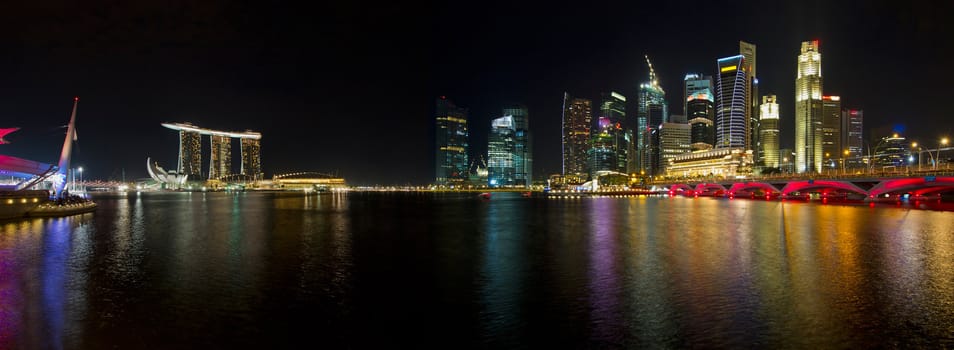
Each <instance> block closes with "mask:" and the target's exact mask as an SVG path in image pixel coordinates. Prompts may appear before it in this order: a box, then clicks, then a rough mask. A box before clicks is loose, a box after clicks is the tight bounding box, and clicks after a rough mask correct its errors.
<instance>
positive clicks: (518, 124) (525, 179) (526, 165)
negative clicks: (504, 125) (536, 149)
mask: <svg viewBox="0 0 954 350" xmlns="http://www.w3.org/2000/svg"><path fill="white" fill-rule="evenodd" d="M503 115H504V116H511V117H513V130H514V134H513V140H514V141H513V147H514V148H513V166H514V185H516V186H527V187H530V185H531V184H532V183H533V139H532V137H531V136H532V135H531V134H530V119H529V115H528V112H527V107H525V106H522V105H516V106H512V107H508V108H504V109H503Z"/></svg>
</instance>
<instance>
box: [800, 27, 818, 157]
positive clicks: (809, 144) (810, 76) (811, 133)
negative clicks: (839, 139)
mask: <svg viewBox="0 0 954 350" xmlns="http://www.w3.org/2000/svg"><path fill="white" fill-rule="evenodd" d="M823 156H824V152H823V151H822V69H821V53H820V52H819V51H818V41H817V40H815V41H804V42H802V50H801V54H800V55H798V75H797V77H796V79H795V171H796V172H799V173H806V172H809V173H819V172H821V170H822V157H823Z"/></svg>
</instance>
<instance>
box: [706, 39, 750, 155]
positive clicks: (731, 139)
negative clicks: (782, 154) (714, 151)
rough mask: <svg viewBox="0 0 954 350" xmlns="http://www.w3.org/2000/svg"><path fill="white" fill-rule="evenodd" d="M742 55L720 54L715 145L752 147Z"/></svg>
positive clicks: (717, 146)
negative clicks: (721, 56) (723, 56)
mask: <svg viewBox="0 0 954 350" xmlns="http://www.w3.org/2000/svg"><path fill="white" fill-rule="evenodd" d="M744 64H745V58H744V57H743V56H742V55H737V56H732V57H726V58H720V59H719V60H718V68H719V75H718V79H716V117H715V148H727V147H740V148H743V149H746V150H748V149H750V148H749V146H750V145H749V142H750V139H749V135H748V134H747V133H746V132H747V131H748V129H749V120H748V119H747V116H746V113H745V110H746V108H747V105H748V101H747V99H746V98H747V96H748V94H747V92H746V90H745V89H746V84H747V83H746V81H747V78H746V77H745V69H743V65H744Z"/></svg>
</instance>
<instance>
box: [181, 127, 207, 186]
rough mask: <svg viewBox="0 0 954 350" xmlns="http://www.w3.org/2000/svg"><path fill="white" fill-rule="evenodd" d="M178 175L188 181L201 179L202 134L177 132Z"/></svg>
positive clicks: (184, 131)
mask: <svg viewBox="0 0 954 350" xmlns="http://www.w3.org/2000/svg"><path fill="white" fill-rule="evenodd" d="M176 171H177V172H178V173H179V174H185V175H188V176H189V177H188V179H189V180H193V181H196V180H201V179H202V134H200V133H199V132H197V131H186V130H180V131H179V166H178V168H177V169H176Z"/></svg>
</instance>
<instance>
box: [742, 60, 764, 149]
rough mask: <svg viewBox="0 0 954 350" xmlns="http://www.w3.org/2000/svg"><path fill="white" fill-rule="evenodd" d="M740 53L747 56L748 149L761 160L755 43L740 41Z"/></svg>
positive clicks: (746, 112)
mask: <svg viewBox="0 0 954 350" xmlns="http://www.w3.org/2000/svg"><path fill="white" fill-rule="evenodd" d="M739 54H741V55H742V57H744V58H745V60H743V64H742V67H743V69H744V70H745V100H746V108H745V118H746V120H748V124H746V126H747V129H746V131H745V134H746V135H748V137H749V138H748V141H747V142H746V149H747V150H753V151H754V152H752V156H753V157H754V159H755V162H756V163H758V162H759V153H758V150H759V136H760V135H759V122H760V119H759V107H760V103H759V78H758V75H757V74H756V62H757V61H756V48H755V44H752V43H747V42H744V41H739Z"/></svg>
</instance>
